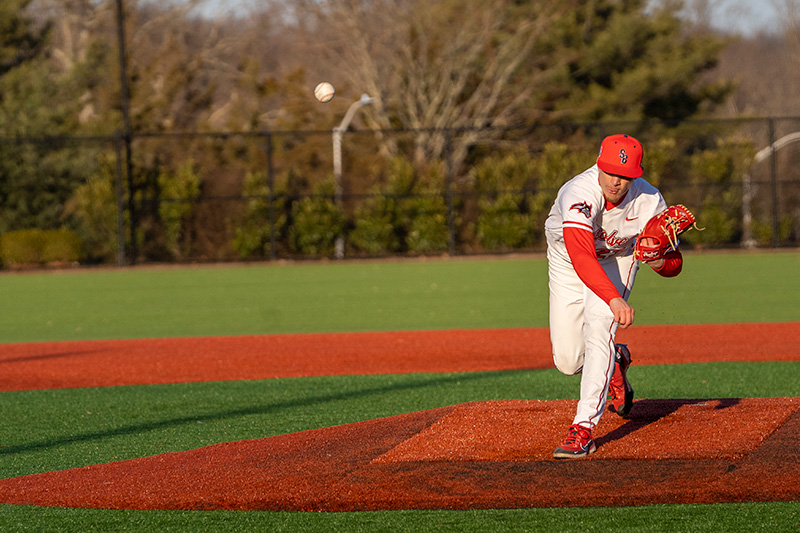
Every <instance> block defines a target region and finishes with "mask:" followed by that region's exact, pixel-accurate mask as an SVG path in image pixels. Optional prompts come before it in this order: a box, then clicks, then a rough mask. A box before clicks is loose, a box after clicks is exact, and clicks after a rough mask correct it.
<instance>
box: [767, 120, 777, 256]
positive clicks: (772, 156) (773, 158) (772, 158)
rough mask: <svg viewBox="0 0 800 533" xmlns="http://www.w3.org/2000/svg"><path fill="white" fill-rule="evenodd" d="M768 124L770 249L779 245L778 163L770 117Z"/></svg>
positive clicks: (773, 121)
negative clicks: (770, 194) (770, 195)
mask: <svg viewBox="0 0 800 533" xmlns="http://www.w3.org/2000/svg"><path fill="white" fill-rule="evenodd" d="M768 124H769V128H768V129H769V146H770V150H769V173H770V181H771V184H772V247H773V248H777V247H778V246H779V245H780V235H779V232H780V217H779V216H778V161H777V155H776V151H777V150H776V147H775V119H774V118H772V117H770V118H769V119H768Z"/></svg>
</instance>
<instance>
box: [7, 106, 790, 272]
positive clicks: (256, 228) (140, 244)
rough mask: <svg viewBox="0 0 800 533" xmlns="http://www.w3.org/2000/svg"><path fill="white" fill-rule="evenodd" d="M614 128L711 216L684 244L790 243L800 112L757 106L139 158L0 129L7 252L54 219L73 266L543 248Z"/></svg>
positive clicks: (193, 139)
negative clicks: (755, 112) (574, 184)
mask: <svg viewBox="0 0 800 533" xmlns="http://www.w3.org/2000/svg"><path fill="white" fill-rule="evenodd" d="M622 132H624V133H629V134H631V135H634V136H636V137H637V138H639V140H640V141H642V143H643V145H644V147H645V159H644V166H645V179H647V180H648V181H651V182H652V183H654V184H655V185H657V186H658V187H659V188H660V190H661V191H662V193H663V194H664V197H665V199H666V200H667V202H668V203H683V204H685V205H686V206H687V207H689V208H690V209H692V210H693V211H694V212H695V213H696V214H697V217H698V221H699V225H701V226H705V227H706V230H705V231H704V232H689V233H688V234H686V237H685V239H684V244H685V246H687V247H694V248H738V247H767V248H775V247H795V246H797V245H798V238H799V237H800V170H798V168H800V160H799V159H800V133H798V132H800V118H780V119H778V118H760V119H740V120H707V121H690V122H684V123H680V124H664V123H646V124H643V123H622V122H620V123H609V122H604V123H586V124H572V123H571V124H558V125H537V126H534V127H530V128H514V129H505V130H495V129H479V130H424V131H406V130H390V131H348V132H346V133H344V134H343V135H342V139H341V140H342V142H341V145H340V146H337V147H335V145H334V143H333V132H327V131H282V132H252V133H187V134H170V135H166V134H164V135H161V134H148V135H134V136H132V137H131V138H130V152H129V153H130V156H131V157H130V164H128V160H127V154H128V151H126V150H125V149H123V147H124V146H125V143H124V142H123V138H122V136H121V135H118V136H111V137H92V138H78V137H75V138H48V139H8V138H6V139H2V138H0V157H2V161H3V162H2V163H0V180H2V187H3V189H2V191H0V195H2V196H0V199H2V202H3V204H4V205H3V213H2V215H0V239H1V240H0V251H1V252H2V254H3V262H4V263H5V265H6V266H10V265H13V264H16V263H17V262H19V260H18V259H15V257H16V256H14V254H13V252H14V250H16V247H19V246H22V245H20V244H19V241H18V240H16V239H14V238H13V237H14V236H17V235H19V234H20V233H25V232H28V233H30V232H31V231H37V230H38V231H43V232H47V231H55V230H59V231H60V233H59V234H60V235H63V234H64V233H65V231H66V232H67V233H69V234H70V235H72V236H73V237H76V238H75V239H74V241H75V242H78V243H80V251H79V253H78V259H77V260H78V261H80V262H83V263H109V264H120V265H122V264H132V263H144V262H204V261H209V262H210V261H246V260H276V259H304V258H321V257H329V258H345V257H346V258H361V257H385V256H397V255H399V256H415V255H441V254H449V255H470V254H484V253H506V252H538V251H543V250H544V247H545V243H544V240H543V235H542V225H543V223H544V218H545V217H546V215H547V211H548V210H549V207H550V204H551V203H552V201H553V199H554V198H555V194H556V192H557V190H558V188H559V187H560V185H561V184H562V183H563V182H565V181H566V180H568V179H569V178H571V177H572V176H573V175H575V174H577V173H578V172H581V171H582V170H584V169H585V168H588V167H589V166H591V165H592V164H593V163H594V159H595V158H596V154H597V147H598V146H599V142H600V140H601V139H602V138H603V137H604V136H605V135H608V134H612V133H622ZM337 157H340V158H341V159H340V160H339V161H340V165H339V166H338V167H337V166H336V165H334V161H335V159H336V158H337ZM335 169H336V171H334V170H335ZM26 235H27V234H26ZM51 260H52V259H51V258H50V256H47V258H46V259H43V260H42V261H40V262H47V261H51ZM70 260H75V257H72V258H71V259H70ZM56 261H57V259H56Z"/></svg>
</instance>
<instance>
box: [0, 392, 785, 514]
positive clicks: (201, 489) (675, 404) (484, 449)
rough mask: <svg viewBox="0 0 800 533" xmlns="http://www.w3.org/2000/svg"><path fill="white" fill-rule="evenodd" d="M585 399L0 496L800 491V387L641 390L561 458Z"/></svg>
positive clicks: (372, 497) (164, 464) (539, 497)
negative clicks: (693, 396) (630, 404)
mask: <svg viewBox="0 0 800 533" xmlns="http://www.w3.org/2000/svg"><path fill="white" fill-rule="evenodd" d="M575 405H576V402H575V401H572V400H563V401H555V402H539V401H505V402H482V403H470V404H463V405H458V406H452V407H446V408H441V409H435V410H431V411H425V412H420V413H412V414H407V415H400V416H395V417H390V418H385V419H379V420H371V421H368V422H361V423H357V424H348V425H344V426H338V427H332V428H326V429H320V430H312V431H304V432H301V433H295V434H291V435H282V436H278V437H272V438H267V439H259V440H249V441H240V442H231V443H225V444H219V445H215V446H209V447H206V448H201V449H197V450H192V451H189V452H182V453H170V454H163V455H158V456H155V457H146V458H141V459H134V460H129V461H121V462H116V463H108V464H101V465H94V466H89V467H85V468H78V469H73V470H66V471H60V472H48V473H44V474H37V475H31V476H25V477H20V478H14V479H6V480H2V481H0V501H2V502H3V503H14V504H32V505H45V506H67V507H99V508H114V509H240V510H304V511H312V510H313V511H357V510H381V509H429V508H431V509H477V508H517V507H551V506H581V507H584V506H615V505H644V504H654V503H679V502H696V503H710V502H737V501H779V500H797V499H800V450H798V447H797V446H796V440H795V439H796V435H797V434H798V431H800V412H798V408H800V399H797V398H788V399H787V398H784V399H780V398H773V399H726V400H640V401H638V402H636V404H635V405H634V410H633V412H632V415H631V416H630V417H629V418H627V419H621V418H619V417H616V416H613V415H609V416H607V417H604V418H603V420H602V422H601V425H600V427H599V428H598V430H597V432H596V440H597V442H598V445H599V447H598V451H597V452H596V453H595V454H593V455H591V456H590V457H589V458H588V459H587V460H582V461H568V462H556V461H553V460H551V456H550V454H551V453H552V449H553V443H554V442H557V441H558V440H559V439H560V437H562V435H561V433H562V432H563V430H564V422H563V421H564V420H568V419H569V418H571V416H572V413H573V412H574V409H575ZM576 479H580V480H581V485H580V486H581V489H580V491H576V490H574V487H575V480H576Z"/></svg>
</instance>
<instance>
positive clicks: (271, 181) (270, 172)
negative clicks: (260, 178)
mask: <svg viewBox="0 0 800 533" xmlns="http://www.w3.org/2000/svg"><path fill="white" fill-rule="evenodd" d="M272 154H273V147H272V133H271V132H270V133H267V199H268V202H269V258H270V259H271V260H273V261H274V260H275V259H276V257H277V252H276V250H275V168H274V166H273V162H272Z"/></svg>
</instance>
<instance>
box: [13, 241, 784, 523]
mask: <svg viewBox="0 0 800 533" xmlns="http://www.w3.org/2000/svg"><path fill="white" fill-rule="evenodd" d="M798 266H800V255H798V254H796V253H793V252H782V253H757V254H750V253H747V254H744V253H731V254H691V253H690V254H687V259H686V267H685V270H684V273H683V274H682V275H681V276H680V277H679V278H677V279H674V280H663V279H661V278H659V277H658V276H656V275H655V274H653V273H651V272H648V271H647V269H644V270H643V271H642V272H641V274H640V278H639V280H638V281H637V286H636V290H635V291H634V295H633V298H632V300H631V301H632V303H633V304H634V306H635V307H636V308H637V323H639V324H682V323H737V322H786V321H797V320H800V316H799V315H800V309H799V308H798V306H797V305H796V302H795V299H796V298H795V295H796V294H798V288H800V287H798V285H800V282H799V281H798V279H797V276H796V272H797V267H798ZM0 289H1V290H2V293H3V294H4V295H6V299H7V306H6V307H5V309H4V311H3V312H2V320H1V321H0V332H2V335H3V340H4V342H36V341H48V340H81V339H130V338H146V337H181V336H208V335H259V334H271V333H312V332H337V331H338V332H346V331H392V330H419V329H451V328H465V329H472V328H505V327H512V328H513V327H542V326H546V314H547V309H546V301H547V288H546V264H545V262H544V260H543V259H541V258H538V257H512V258H480V259H469V260H468V259H457V260H427V261H424V260H423V261H400V262H362V263H340V264H339V263H327V264H283V263H281V264H267V265H237V266H229V267H211V266H204V267H187V268H172V267H170V268H135V269H125V270H110V271H109V270H102V271H101V270H97V271H92V270H88V271H87V270H81V271H60V272H46V273H25V274H10V273H6V274H3V275H0ZM798 366H799V365H798V363H794V362H788V363H787V362H781V363H714V364H704V365H676V366H667V365H663V366H653V367H642V368H638V369H637V368H634V369H632V379H635V380H636V383H637V391H646V393H644V394H645V396H647V397H651V398H698V397H703V398H709V397H779V396H800V392H798V390H800V386H799V385H798V383H800V379H798V378H799V377H800V372H799V371H798ZM634 372H635V373H634ZM712 376H713V379H708V378H709V377H712ZM575 395H576V387H575V383H574V382H573V381H570V380H568V379H565V378H564V377H563V376H560V375H559V374H558V373H557V372H555V371H554V370H539V371H512V372H486V373H452V374H404V375H383V376H339V377H318V378H296V379H275V380H258V381H244V382H211V383H203V384H197V383H186V384H179V385H168V386H167V385H160V386H131V387H102V388H88V389H71V390H43V391H42V390H39V391H21V392H4V393H0V398H1V399H0V401H1V402H2V405H3V413H4V414H3V417H2V421H0V439H2V441H0V442H1V443H2V444H0V446H2V447H0V477H11V476H17V475H22V474H27V473H33V472H41V471H47V470H54V469H63V468H70V467H73V466H82V465H87V464H95V463H100V462H107V461H113V460H118V459H122V458H129V457H142V456H146V455H153V454H157V453H164V452H166V451H179V450H187V449H192V448H196V447H199V446H203V445H206V444H211V443H216V442H226V441H231V440H238V439H245V438H260V437H265V436H269V435H280V434H284V433H288V432H293V431H302V430H305V429H312V428H318V427H327V426H331V425H336V424H342V423H348V422H353V421H359V420H368V419H371V418H377V417H381V416H389V415H394V414H398V413H405V412H412V411H417V410H421V409H429V408H434V407H439V406H443V405H452V404H455V403H461V402H469V401H476V400H490V399H500V398H509V397H510V398H531V399H533V398H535V399H555V398H574V397H575ZM798 524H800V519H798V504H797V503H796V502H795V503H785V502H783V503H768V504H724V505H722V504H720V505H702V506H692V505H689V506H687V505H675V506H647V507H635V508H624V507H623V508H599V509H598V508H594V509H588V508H587V509H530V510H493V511H460V512H455V511H394V512H371V513H280V512H233V513H232V512H221V511H213V512H175V511H171V512H162V511H103V510H85V509H53V508H36V507H25V506H9V505H4V506H0V525H4V526H5V527H9V528H11V529H15V528H19V529H20V530H25V529H26V528H27V529H28V530H60V531H69V530H78V529H90V528H92V527H95V528H96V529H98V530H114V529H116V530H132V529H138V530H197V529H201V528H202V529H206V530H231V531H233V530H236V531H240V530H242V529H256V528H258V529H265V530H275V531H278V530H326V531H330V530H341V531H359V530H369V531H374V530H414V531H419V530H431V529H437V530H452V531H465V530H466V531H469V530H476V531H484V530H487V529H492V530H514V529H518V530H558V531H573V530H575V531H577V530H598V531H599V530H603V531H606V530H621V531H624V530H630V531H642V530H645V531H648V530H649V531H705V530H708V529H711V528H715V529H722V530H727V531H731V530H744V529H748V530H750V529H756V530H760V529H764V530H769V531H797V530H798Z"/></svg>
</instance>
